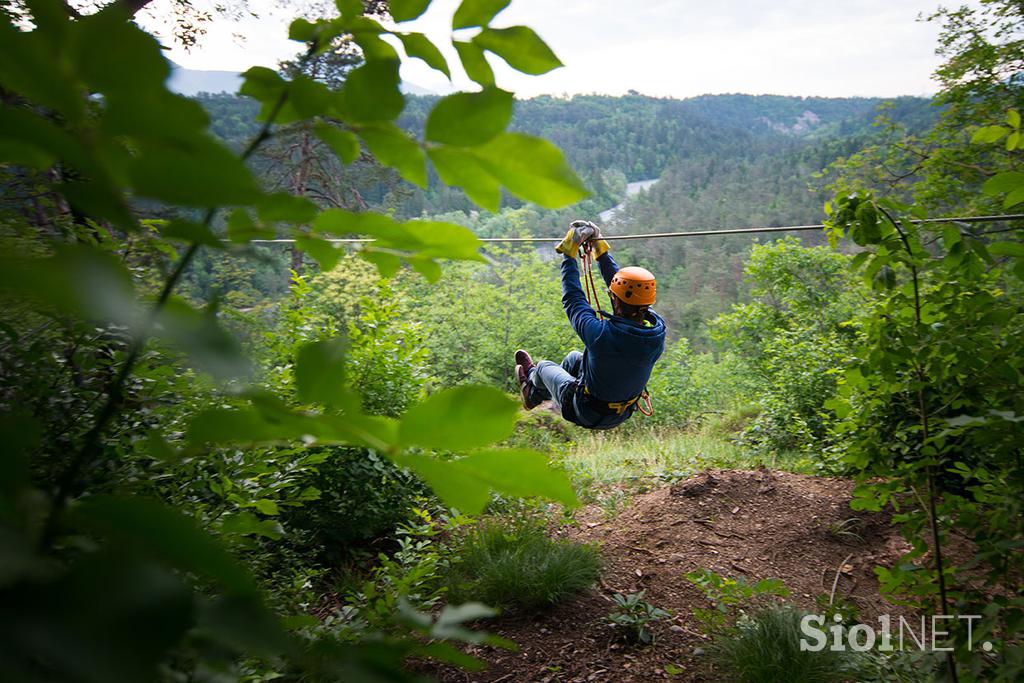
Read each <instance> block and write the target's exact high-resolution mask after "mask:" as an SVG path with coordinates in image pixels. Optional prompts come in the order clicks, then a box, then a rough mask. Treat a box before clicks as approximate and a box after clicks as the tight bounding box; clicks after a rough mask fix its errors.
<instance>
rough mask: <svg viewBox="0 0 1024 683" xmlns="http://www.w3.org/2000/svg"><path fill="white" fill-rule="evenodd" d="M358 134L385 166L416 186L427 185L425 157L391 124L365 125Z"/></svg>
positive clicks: (419, 149) (406, 134) (403, 133)
mask: <svg viewBox="0 0 1024 683" xmlns="http://www.w3.org/2000/svg"><path fill="white" fill-rule="evenodd" d="M359 137H361V138H362V139H363V142H365V143H366V147H367V148H368V149H369V150H370V152H371V153H372V154H373V156H375V157H376V158H377V160H378V161H380V162H381V163H382V164H384V165H385V166H390V167H392V168H394V169H395V170H396V171H398V173H399V175H401V176H402V177H403V178H405V179H406V180H408V181H409V182H410V183H413V184H414V185H418V186H419V187H426V186H427V160H426V155H424V153H423V148H422V147H420V145H419V143H417V142H416V141H415V140H413V139H412V138H411V137H409V134H408V133H406V132H405V131H403V130H402V129H401V128H399V127H398V126H396V125H394V124H393V123H385V124H377V125H374V126H365V127H363V128H361V129H360V130H359Z"/></svg>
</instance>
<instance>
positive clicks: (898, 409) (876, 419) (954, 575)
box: [829, 195, 1024, 681]
mask: <svg viewBox="0 0 1024 683" xmlns="http://www.w3.org/2000/svg"><path fill="white" fill-rule="evenodd" d="M830 211H831V218H830V220H831V225H832V231H833V236H834V237H840V236H847V235H848V236H850V237H851V238H852V239H853V240H854V241H855V242H857V243H858V244H861V245H864V247H865V251H864V253H863V254H862V255H859V256H858V257H857V258H856V259H855V260H854V262H853V267H854V268H855V269H857V271H858V272H860V273H861V275H862V276H863V278H864V280H865V281H866V282H867V283H868V284H869V285H870V286H871V287H872V288H873V289H874V291H875V298H874V303H873V305H872V307H871V308H870V309H869V310H868V311H866V312H865V314H864V316H863V318H862V320H861V326H862V329H863V331H864V335H865V341H864V344H863V345H862V346H860V347H859V348H858V349H857V350H856V358H857V361H856V363H854V364H853V366H852V367H850V368H849V369H848V370H847V371H846V372H845V375H844V381H843V382H842V384H841V386H840V387H839V396H838V397H837V398H836V399H834V400H833V401H831V402H830V403H829V406H830V407H831V408H832V409H833V410H835V411H836V412H837V414H838V415H839V417H840V418H842V422H841V423H840V424H838V425H837V431H838V432H839V433H840V435H841V437H842V438H843V439H844V440H845V442H846V444H847V453H846V461H847V462H848V464H849V465H850V466H851V467H853V468H854V469H855V470H856V471H857V472H858V473H859V480H860V484H859V485H858V487H857V489H856V490H855V497H854V500H853V502H852V506H853V507H854V509H857V510H880V509H882V508H884V507H889V506H892V507H893V509H894V510H895V511H896V514H895V516H894V519H895V520H896V521H897V522H899V523H901V524H902V525H903V528H904V534H905V536H906V538H907V540H908V541H910V543H911V544H912V550H911V551H910V552H909V553H908V554H907V555H906V556H905V557H904V558H902V559H901V561H900V562H899V563H898V564H897V565H896V566H895V567H892V568H891V569H890V568H879V569H878V573H879V578H880V581H881V584H882V589H883V590H884V591H886V592H888V593H890V594H893V595H894V596H898V597H899V598H900V599H902V600H904V601H908V602H910V603H911V604H913V605H915V606H917V607H919V608H921V609H923V610H925V611H926V612H927V613H929V614H937V615H949V614H980V615H982V618H981V620H980V621H978V622H977V623H975V624H974V625H973V638H974V642H975V644H977V642H979V641H981V640H988V641H990V642H992V643H993V644H994V646H995V647H994V650H993V653H991V654H989V653H986V652H984V651H983V650H981V649H979V648H978V647H977V646H975V647H974V648H973V649H971V648H969V647H968V645H967V642H966V640H967V634H966V632H965V630H964V629H963V628H958V629H956V630H955V631H954V642H953V643H951V645H954V646H955V648H956V649H955V650H951V651H950V652H947V653H946V659H945V662H944V675H947V676H949V677H951V678H953V679H956V678H957V677H959V678H960V680H979V679H983V680H1007V681H1008V680H1014V679H1016V678H1019V677H1020V675H1021V673H1022V671H1024V644H1022V643H1021V639H1020V634H1021V628H1020V627H1021V624H1022V623H1024V598H1022V597H1021V596H1020V594H1019V590H1017V589H1016V588H1015V587H1014V586H1016V585H1018V584H1019V581H1020V577H1021V576H1022V575H1024V564H1022V559H1024V556H1022V554H1021V553H1020V539H1021V538H1022V535H1024V526H1022V524H1024V523H1022V519H1024V517H1022V514H1021V501H1022V500H1024V488H1022V486H1024V470H1022V468H1021V459H1020V454H1021V452H1022V448H1024V436H1022V434H1024V433H1022V431H1021V429H1020V422H1021V421H1024V417H1022V415H1024V404H1022V396H1024V392H1022V386H1024V357H1022V356H1021V353H1020V348H1021V343H1022V342H1021V340H1022V334H1024V311H1022V309H1021V307H1020V296H1021V293H1022V292H1024V285H1022V282H1021V277H1022V276H1024V249H1022V248H1021V245H1020V243H1019V242H1017V241H1015V240H1012V239H1011V240H1007V239H1005V238H1000V237H989V236H986V235H984V234H977V233H974V232H973V231H970V230H965V229H962V228H961V227H960V226H958V225H955V224H945V225H942V226H941V230H936V231H935V232H932V231H930V230H926V229H925V228H924V227H922V225H921V224H918V223H915V222H914V220H913V219H912V217H916V218H921V217H922V213H921V212H919V211H917V210H915V209H913V208H912V207H908V206H906V205H902V204H899V203H897V202H895V201H892V200H886V199H875V198H873V197H871V196H870V195H850V196H844V197H840V198H837V200H836V202H835V203H834V204H833V205H832V206H831V207H830ZM993 231H994V234H998V233H1001V232H1002V231H1003V229H1001V228H994V229H993ZM936 233H937V234H936ZM954 533H956V534H958V535H961V536H963V537H965V538H969V539H971V540H972V542H973V549H974V551H975V552H974V555H973V557H972V558H970V559H969V560H967V561H963V562H962V563H961V564H960V565H954V564H952V562H951V559H950V554H949V550H948V545H949V540H950V537H951V535H952V534H954ZM979 577H984V581H983V582H979V581H978V578H979Z"/></svg>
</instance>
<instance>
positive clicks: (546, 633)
mask: <svg viewBox="0 0 1024 683" xmlns="http://www.w3.org/2000/svg"><path fill="white" fill-rule="evenodd" d="M852 489H853V483H852V482H851V481H849V480H846V479H834V478H824V477H812V476H805V475H798V474H791V473H787V472H779V471H769V470H764V469H762V470H754V471H736V470H710V471H707V472H704V473H701V474H700V475H698V476H696V477H694V478H692V479H689V480H686V481H684V482H680V483H678V484H675V485H674V486H672V487H665V488H661V489H658V490H655V491H652V492H650V493H646V494H642V495H638V496H636V497H635V498H634V499H633V502H632V505H630V506H629V507H628V508H627V509H626V510H625V511H623V512H622V513H621V514H619V515H618V516H617V517H615V518H613V519H609V518H607V517H606V516H605V513H604V512H603V511H602V509H601V508H599V507H597V506H590V507H588V508H585V509H583V510H581V511H580V512H578V513H577V515H576V520H577V522H578V523H577V524H575V525H571V526H566V527H563V528H560V529H557V530H556V531H555V533H556V534H558V535H562V536H564V537H568V538H572V539H575V540H579V541H587V542H598V543H600V544H601V549H602V555H603V557H604V559H605V571H604V575H603V578H602V580H601V584H600V586H597V587H595V588H594V589H592V590H591V591H589V592H588V593H585V594H583V595H581V596H580V597H579V598H577V599H576V600H573V601H571V602H569V603H567V604H564V605H561V606H559V607H558V608H557V609H555V610H553V611H551V612H549V613H547V614H541V615H531V616H528V617H527V616H518V617H517V616H516V615H514V614H509V615H506V616H504V617H502V618H500V619H498V620H496V621H491V622H488V623H486V624H482V626H483V628H486V629H487V630H489V631H491V632H494V633H497V634H499V635H501V636H504V637H506V638H509V639H511V640H512V641H514V642H516V643H518V644H519V648H520V649H519V651H518V652H508V651H504V650H497V649H492V648H487V647H481V648H475V649H473V650H471V652H472V654H474V655H475V656H477V657H480V658H481V659H483V660H485V661H486V662H488V664H489V666H488V668H487V670H486V671H483V672H475V673H469V672H465V671H458V670H453V669H444V670H440V671H434V672H432V673H433V674H434V675H435V676H438V677H439V678H440V679H441V680H442V681H451V682H455V681H458V682H460V683H462V682H469V681H480V682H491V683H498V682H499V681H551V682H553V681H566V682H570V681H571V682H578V681H614V682H616V683H618V682H625V681H652V680H661V679H670V678H671V679H672V680H677V681H715V680H718V677H717V676H716V675H715V672H714V670H713V668H712V666H711V664H710V663H709V662H708V661H707V659H706V657H704V656H703V655H702V651H703V649H704V648H705V647H706V646H707V641H706V640H705V639H704V638H703V636H702V635H701V632H700V627H699V623H698V622H697V620H696V619H695V617H694V616H693V610H694V609H695V608H708V607H710V606H711V605H710V603H709V602H708V601H707V600H706V599H705V597H704V596H703V594H702V593H701V592H700V591H699V590H698V589H697V588H696V587H694V586H693V585H692V584H691V583H690V582H689V581H688V580H687V579H686V577H685V575H686V573H687V572H691V571H694V570H697V569H700V568H708V569H712V570H714V571H716V572H718V573H719V574H721V575H723V576H737V575H740V574H742V575H744V576H745V577H747V579H748V580H759V579H766V578H778V579H782V580H783V581H784V582H785V584H786V586H788V587H789V588H790V589H791V591H792V595H791V596H790V598H789V599H788V601H789V602H791V603H793V604H796V605H797V606H799V607H801V608H803V609H807V610H811V611H814V612H816V613H817V612H820V609H817V608H816V605H815V598H816V597H817V596H819V595H822V594H824V595H825V596H828V595H829V594H830V593H831V591H832V586H833V583H835V585H836V595H837V597H839V598H842V599H844V600H846V601H848V602H849V603H851V604H854V605H856V607H857V608H858V610H859V614H860V618H861V620H862V621H868V620H871V621H872V622H873V621H874V619H875V617H876V616H877V615H878V614H879V613H899V612H900V611H901V610H899V609H897V608H894V607H893V606H892V605H890V604H888V603H886V602H885V601H884V600H883V599H882V598H881V597H880V596H879V594H878V582H877V580H876V578H875V575H874V572H873V568H874V567H875V566H878V565H885V566H888V565H891V564H892V563H893V562H894V561H895V560H896V559H897V558H898V557H899V556H900V555H901V554H902V553H903V552H905V551H906V550H908V549H909V546H908V545H907V544H906V542H905V541H904V540H903V538H902V537H901V536H900V535H899V531H898V529H896V528H894V527H892V526H890V525H889V519H888V517H887V516H885V515H882V514H865V513H855V512H854V511H852V510H851V509H850V507H849V501H850V497H851V492H852ZM855 517H856V518H857V519H856V520H855V521H853V522H847V521H845V520H850V519H852V518H855ZM837 577H838V578H837ZM640 590H645V591H646V599H647V601H649V602H651V603H652V604H654V605H655V606H657V607H660V608H662V609H666V610H669V611H670V612H671V613H672V614H673V619H672V620H671V621H668V622H662V623H660V624H658V625H657V626H656V633H657V641H656V643H655V644H654V645H653V646H651V647H638V646H634V645H628V644H625V643H623V642H621V640H619V638H618V636H617V634H616V633H615V632H614V631H613V630H612V629H611V628H610V627H609V626H608V625H607V623H606V621H605V617H606V616H607V614H608V612H609V611H610V609H611V607H612V605H611V602H610V599H609V597H610V595H611V594H612V593H614V592H620V593H633V592H637V591H640ZM667 665H672V666H673V667H678V668H680V669H682V670H683V673H682V674H677V675H675V676H669V674H668V673H667V672H666V666H667Z"/></svg>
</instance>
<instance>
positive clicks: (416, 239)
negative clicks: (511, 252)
mask: <svg viewBox="0 0 1024 683" xmlns="http://www.w3.org/2000/svg"><path fill="white" fill-rule="evenodd" d="M403 227H404V228H405V229H406V230H407V232H406V236H405V238H404V241H405V243H406V244H407V246H408V247H411V248H412V249H414V250H415V251H416V252H417V255H418V256H420V257H426V258H450V259H459V260H463V261H481V262H484V261H485V259H484V258H483V256H481V255H480V253H479V250H480V247H481V246H483V243H482V242H480V238H479V237H477V236H476V235H475V234H474V233H473V231H472V230H470V229H469V228H467V227H465V226H462V225H456V224H454V223H442V222H440V221H421V220H411V221H408V222H406V223H404V224H403ZM396 246H397V245H396ZM414 267H415V266H414Z"/></svg>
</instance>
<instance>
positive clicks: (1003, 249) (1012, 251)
mask: <svg viewBox="0 0 1024 683" xmlns="http://www.w3.org/2000/svg"><path fill="white" fill-rule="evenodd" d="M988 251H989V253H990V254H994V255H996V256H1015V257H1017V258H1021V257H1024V244H1022V243H1020V242H993V243H992V244H990V245H988Z"/></svg>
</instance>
